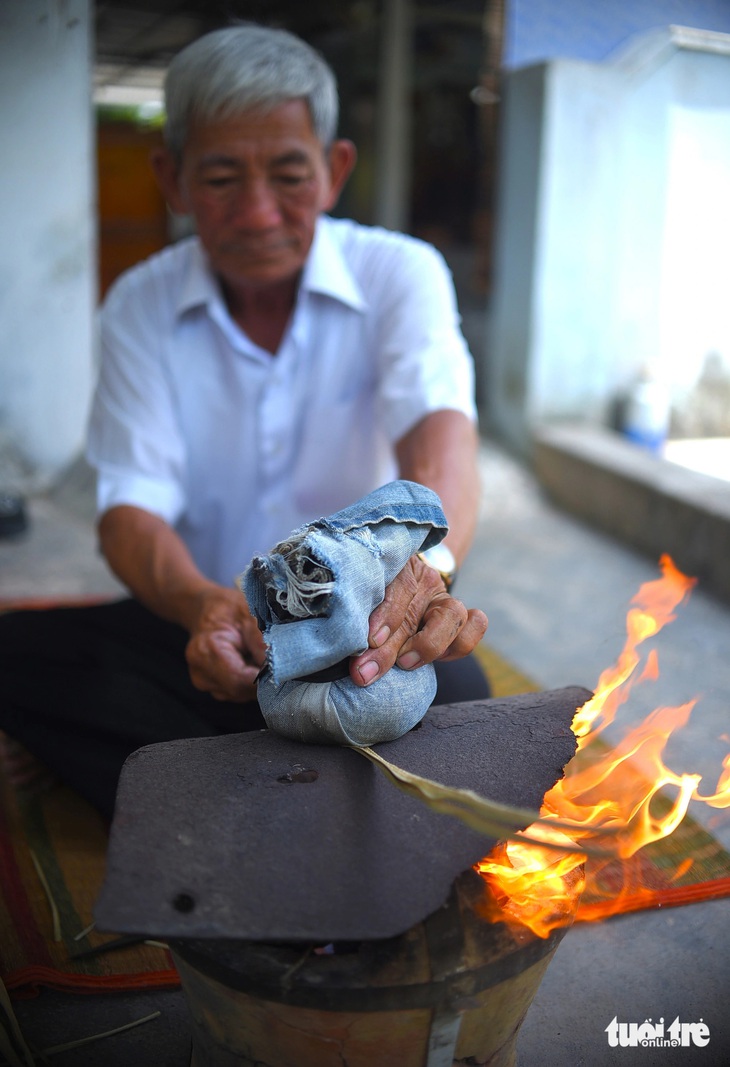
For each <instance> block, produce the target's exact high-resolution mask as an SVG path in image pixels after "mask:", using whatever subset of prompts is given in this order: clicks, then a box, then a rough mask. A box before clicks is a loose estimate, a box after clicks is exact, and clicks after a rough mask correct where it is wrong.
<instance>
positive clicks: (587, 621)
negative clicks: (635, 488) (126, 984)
mask: <svg viewBox="0 0 730 1067" xmlns="http://www.w3.org/2000/svg"><path fill="white" fill-rule="evenodd" d="M482 475H483V483H484V499H483V503H482V517H481V521H480V524H479V530H478V535H477V539H476V544H475V546H474V549H473V552H472V555H471V557H470V559H469V561H468V562H467V564H466V565H465V567H464V568H463V571H462V574H461V575H460V578H459V585H458V587H457V592H458V593H459V594H460V595H461V596H462V597H463V598H464V599H465V600H466V601H468V602H469V603H470V604H473V605H475V606H479V607H483V608H484V609H485V610H486V611H487V613H488V615H489V618H490V627H489V632H488V641H489V643H490V644H491V645H492V647H493V648H495V649H496V650H497V651H498V652H500V653H501V654H502V655H504V656H505V657H507V658H508V659H510V660H511V661H512V662H513V663H514V664H515V666H517V667H518V668H519V669H521V670H522V671H523V672H525V673H527V674H529V675H530V676H532V677H533V678H535V679H536V680H537V681H539V682H540V684H541V685H542V686H543V687H544V688H546V689H549V688H557V687H560V686H564V685H571V684H579V685H585V686H587V687H588V688H591V689H592V688H594V687H595V685H596V682H597V679H598V677H599V675H600V673H601V672H602V671H603V669H604V668H607V667H609V666H611V665H612V664H613V662H614V661H615V659H616V657H617V655H618V653H619V652H620V650H621V647H622V645H623V641H624V635H625V616H626V611H627V608H628V605H629V602H630V600H631V598H632V596H633V595H634V594H635V592H636V591H637V590H638V588H639V586H640V585H641V584H642V583H643V582H645V581H650V580H653V579H654V578H656V577H658V573H659V572H658V566H657V562H656V561H655V560H652V559H646V558H644V557H642V556H640V555H638V554H636V553H634V552H633V551H632V550H630V549H627V548H625V547H623V546H622V545H620V544H618V543H616V542H615V541H613V540H610V539H608V538H606V537H604V536H603V535H601V534H600V533H598V532H596V531H594V530H591V529H588V528H586V527H584V526H582V525H580V524H579V523H577V522H576V521H575V520H573V519H571V518H569V517H567V516H566V515H564V514H562V513H560V512H558V511H556V510H554V509H553V508H552V507H551V506H550V504H549V503H548V502H547V501H546V500H545V499H544V497H543V495H542V493H541V491H540V489H539V487H538V486H537V485H536V484H535V482H534V480H533V479H532V477H531V475H530V474H529V473H528V472H527V471H526V470H525V469H524V468H523V467H522V466H521V465H519V464H517V463H515V462H514V460H512V459H511V458H510V457H509V456H507V455H506V454H504V453H503V452H502V451H501V450H499V449H498V448H496V447H495V446H494V445H492V444H485V447H484V449H483V456H482ZM30 513H31V526H30V530H29V532H28V533H27V534H26V535H25V536H23V537H21V538H18V539H14V540H6V541H4V542H3V541H0V594H1V595H2V596H3V597H9V596H53V595H64V594H65V595H79V594H95V593H107V592H110V591H114V590H115V589H117V588H118V587H117V585H116V583H115V582H114V580H113V579H112V578H111V577H110V576H109V575H108V574H107V572H106V570H105V568H104V565H103V563H102V562H101V561H100V560H99V558H98V556H97V555H96V552H95V548H94V538H93V533H92V528H91V524H90V520H89V515H90V507H89V495H88V484H87V482H86V481H85V480H84V478H83V477H78V476H76V477H75V478H74V479H71V481H70V482H69V483H67V484H66V486H64V487H63V490H62V491H61V492H60V493H57V494H55V497H54V499H52V500H51V499H36V500H33V501H32V502H31V507H30ZM654 645H655V647H656V648H657V651H658V655H659V660H660V669H661V678H660V681H659V682H657V683H655V684H654V685H653V686H652V687H650V693H649V695H648V696H646V697H639V696H637V697H636V699H635V701H634V700H633V698H632V702H631V706H630V707H629V708H628V709H627V717H630V718H632V719H636V720H638V719H640V718H643V716H644V715H645V714H646V712H647V711H648V710H651V708H652V707H655V706H658V705H659V704H673V705H674V704H679V703H683V702H684V701H686V700H688V699H691V698H692V697H698V698H699V699H698V703H697V706H696V708H695V711H694V713H693V716H692V718H691V720H690V723H689V725H688V726H687V727H685V728H684V730H683V731H682V734H681V737H679V738H678V739H677V740H676V741H675V742H674V743H672V744H670V747H669V749H668V753H667V762H668V763H669V764H670V766H671V767H672V768H673V769H674V770H676V771H677V772H683V771H696V772H697V773H701V774H703V775H704V776H706V778H705V780H706V782H707V789H706V791H707V792H709V791H710V786H712V787H714V785H715V782H716V781H717V777H718V774H719V771H720V765H721V760H722V758H723V755H724V754H725V753H726V752H727V751H728V745H729V742H728V734H729V733H730V715H729V714H728V708H729V706H730V655H729V654H728V650H730V607H728V606H727V605H725V604H722V603H721V602H719V601H716V600H714V599H713V598H712V597H710V596H708V595H706V594H705V593H704V592H703V591H702V589H697V590H696V591H695V592H694V593H693V595H692V597H691V598H690V600H689V601H688V602H687V603H685V605H683V606H682V607H681V608H680V609H679V612H678V617H677V620H676V621H675V622H674V623H672V624H671V625H670V626H668V627H667V628H666V629H665V630H664V631H663V632H662V634H661V635H659V636H658V637H657V638H656V639H655V640H654ZM647 700H648V701H649V703H648V704H647ZM722 735H724V737H725V740H724V741H718V738H720V737H721V736H722ZM692 814H693V815H694V816H695V817H696V818H697V819H698V820H699V821H701V822H703V823H704V824H707V825H709V824H710V822H709V820H710V818H711V817H712V820H713V822H712V829H713V832H714V833H715V835H716V836H717V837H718V838H720V839H721V840H722V841H723V843H724V845H725V847H727V848H730V813H718V812H717V811H715V812H711V811H709V810H703V809H702V808H701V807H700V806H693V808H692ZM729 997H730V899H726V900H720V901H712V902H708V903H706V904H695V905H691V906H687V907H682V908H673V909H665V910H657V911H653V912H642V913H638V914H634V915H631V916H626V917H623V918H619V919H613V920H609V921H606V922H604V923H598V924H591V925H586V924H581V925H579V926H575V927H573V929H571V930H570V931H569V932H568V933H567V935H566V936H565V938H564V940H563V941H562V943H561V945H560V946H559V948H558V950H557V952H556V954H555V957H554V959H553V961H552V962H551V964H550V966H549V968H548V971H547V974H546V976H545V978H544V980H543V982H542V984H541V986H540V988H539V990H538V993H537V996H536V998H535V1001H534V1002H533V1005H532V1007H531V1008H530V1010H529V1012H528V1015H527V1018H526V1020H525V1022H524V1024H523V1026H522V1030H521V1033H520V1037H519V1042H518V1065H519V1067H580V1065H584V1064H585V1065H588V1064H590V1065H591V1067H603V1065H606V1067H609V1065H613V1064H617V1065H618V1064H621V1065H622V1067H623V1065H633V1064H636V1065H639V1064H640V1065H642V1067H658V1065H660V1064H661V1065H665V1064H668V1065H673V1064H675V1063H676V1064H681V1065H682V1067H695V1065H697V1067H724V1065H727V1064H730V1011H729V1010H728V1001H729ZM16 1010H17V1014H18V1016H19V1018H20V1020H21V1024H22V1025H23V1026H24V1027H25V1029H26V1032H27V1034H28V1036H29V1037H31V1038H32V1040H33V1042H34V1044H36V1046H38V1047H47V1046H49V1045H54V1044H59V1043H61V1042H63V1041H66V1040H71V1039H73V1038H75V1037H78V1036H80V1035H83V1034H87V1033H90V1032H94V1031H97V1032H98V1031H101V1030H104V1029H109V1028H111V1027H113V1026H117V1025H121V1024H123V1023H125V1022H127V1021H129V1020H131V1019H134V1018H139V1017H142V1016H144V1015H146V1014H148V1013H149V1012H151V1011H155V1010H160V1011H161V1013H162V1014H161V1015H160V1017H159V1018H156V1019H155V1020H153V1021H151V1022H150V1023H148V1024H146V1025H145V1026H142V1027H140V1028H139V1029H138V1030H133V1031H129V1032H128V1033H126V1034H124V1035H120V1036H117V1037H114V1038H109V1039H107V1040H105V1041H103V1042H102V1043H100V1044H98V1045H96V1046H90V1047H87V1048H86V1049H84V1050H75V1051H71V1052H66V1053H62V1054H59V1055H58V1056H56V1057H54V1059H53V1062H54V1063H59V1064H60V1065H62V1067H63V1065H69V1067H95V1065H98V1064H100V1063H104V1064H105V1065H106V1067H117V1065H118V1067H127V1065H128V1064H130V1063H135V1064H137V1065H139V1067H146V1065H150V1067H152V1065H155V1067H186V1065H187V1063H188V1061H189V1040H188V1034H187V1024H186V1012H185V1005H184V1001H183V999H182V996H181V994H179V993H177V992H166V993H163V994H154V995H153V994H135V995H128V996H103V997H76V996H64V995H61V994H53V993H47V992H46V993H43V994H42V995H41V996H40V997H39V998H38V999H37V1000H34V1001H25V1002H18V1003H17V1005H16ZM676 1017H679V1018H680V1020H681V1021H682V1022H688V1023H693V1022H699V1021H700V1020H703V1021H704V1022H705V1024H706V1025H707V1027H708V1028H709V1034H710V1041H709V1044H707V1045H706V1046H705V1047H698V1046H694V1045H692V1046H688V1047H679V1048H611V1047H609V1044H608V1037H607V1034H606V1032H605V1030H606V1027H607V1026H608V1025H609V1024H610V1023H611V1021H612V1020H613V1019H614V1018H617V1020H618V1021H619V1022H625V1023H631V1022H634V1023H642V1022H644V1021H645V1020H646V1019H653V1020H654V1021H657V1020H659V1019H660V1018H663V1019H664V1020H665V1024H666V1026H667V1027H668V1026H669V1024H670V1023H671V1022H673V1020H674V1019H675V1018H676Z"/></svg>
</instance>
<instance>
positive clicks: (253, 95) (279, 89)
mask: <svg viewBox="0 0 730 1067" xmlns="http://www.w3.org/2000/svg"><path fill="white" fill-rule="evenodd" d="M299 98H301V99H304V101H305V102H306V104H307V105H308V107H309V111H310V114H311V117H312V126H313V129H314V132H315V134H316V135H317V137H318V138H319V140H320V141H321V142H322V144H323V145H324V146H325V147H328V146H329V145H330V144H331V142H332V140H333V138H334V136H335V133H336V131H337V113H338V100H337V83H336V82H335V77H334V74H333V73H332V71H331V69H330V68H329V66H328V65H327V63H325V61H324V59H322V57H321V56H320V55H319V53H318V52H316V51H315V50H314V49H313V48H311V47H310V46H309V45H308V44H306V43H305V42H304V41H302V40H301V38H299V37H295V36H294V34H292V33H288V32H287V31H286V30H275V29H270V28H269V27H266V26H258V25H255V24H253V23H244V24H241V25H237V26H230V27H228V28H226V29H222V30H213V32H212V33H207V34H205V35H204V36H203V37H199V38H198V39H197V40H196V41H193V43H192V44H189V45H188V46H187V47H186V48H184V49H183V50H182V52H179V53H178V55H177V56H175V58H174V59H173V61H172V63H171V64H170V67H169V69H168V72H167V77H166V79H165V108H166V112H167V121H166V125H165V140H166V142H167V146H168V148H169V149H170V151H171V152H172V153H173V154H174V155H175V156H176V157H177V158H178V159H180V158H181V157H182V152H183V149H184V147H185V142H186V140H187V137H188V133H189V126H190V123H191V122H192V121H196V120H202V121H208V120H210V119H213V118H220V117H230V116H231V115H235V114H237V113H239V112H242V111H247V110H250V109H253V108H262V109H264V110H269V109H271V108H275V107H277V106H278V105H279V104H284V103H286V102H287V101H288V100H295V99H299Z"/></svg>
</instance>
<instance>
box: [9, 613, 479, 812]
mask: <svg viewBox="0 0 730 1067" xmlns="http://www.w3.org/2000/svg"><path fill="white" fill-rule="evenodd" d="M187 640H188V635H187V633H186V631H185V630H184V629H182V628H181V627H179V626H176V625H175V624H174V623H169V622H166V621H165V620H163V619H160V618H159V617H158V616H156V615H154V614H152V612H150V611H148V610H147V609H146V608H144V607H142V605H141V604H139V603H138V602H137V601H135V600H122V601H118V602H115V603H112V604H99V605H94V606H90V607H73V608H55V609H52V610H49V611H20V612H13V613H9V614H7V615H0V729H2V730H4V731H5V732H6V733H7V734H8V735H9V736H10V737H13V738H15V739H16V740H17V741H20V742H21V744H23V745H24V746H25V747H26V748H27V749H28V750H29V751H30V752H32V753H33V754H34V755H35V756H36V757H37V758H38V759H39V760H40V761H41V762H42V763H44V764H45V765H46V766H47V767H49V768H50V769H51V770H52V771H54V773H55V774H56V775H57V776H58V778H59V779H60V780H61V781H63V782H65V783H66V784H67V785H70V786H71V787H72V788H74V789H76V790H77V791H78V792H79V793H80V794H81V795H82V796H84V797H86V799H87V800H89V801H90V802H91V803H92V804H93V805H94V806H95V807H96V808H97V809H98V810H99V811H100V812H101V813H102V814H103V815H104V816H106V817H107V818H111V815H112V812H113V809H114V798H115V795H116V788H117V782H118V779H119V774H120V772H121V769H122V764H123V763H124V761H125V759H126V758H127V756H129V755H130V754H131V753H132V752H134V751H135V750H136V749H138V748H141V747H142V746H143V745H149V744H154V743H156V742H160V741H172V740H174V739H177V738H182V737H210V736H214V735H217V734H227V733H241V732H243V731H246V730H259V729H263V728H264V727H265V723H264V720H263V717H262V715H261V712H260V711H259V707H258V704H257V703H256V702H255V701H253V702H250V703H247V704H234V703H228V702H224V701H219V700H215V699H214V698H213V697H211V696H210V695H209V694H207V693H201V692H200V691H199V690H198V689H196V688H195V687H194V686H193V684H192V682H191V681H190V677H189V675H188V669H187V664H186V661H185V645H186V644H187ZM435 667H436V673H437V681H438V689H437V693H436V697H435V699H434V704H450V703H458V702H461V701H465V700H481V699H485V698H487V697H488V696H489V686H488V683H487V681H486V679H485V677H484V674H483V673H482V670H481V668H480V666H479V664H478V663H477V661H476V660H475V659H474V658H473V657H467V658H466V659H462V660H455V661H453V662H450V663H437V664H435Z"/></svg>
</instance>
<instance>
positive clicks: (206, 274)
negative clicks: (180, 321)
mask: <svg viewBox="0 0 730 1067" xmlns="http://www.w3.org/2000/svg"><path fill="white" fill-rule="evenodd" d="M192 241H193V245H192V254H191V256H190V259H189V260H188V263H187V270H186V272H185V277H184V279H183V283H182V285H181V286H180V289H179V292H178V295H177V309H176V310H177V314H178V315H183V314H184V313H185V312H186V311H190V310H191V309H192V308H195V307H201V306H204V305H208V306H210V305H212V304H221V303H222V302H223V297H222V294H221V291H220V287H219V285H218V282H217V280H216V277H215V275H214V274H213V272H212V271H211V269H210V266H209V265H208V257H207V256H206V254H205V251H204V249H203V246H202V245H201V243H200V240H199V239H198V238H197V237H194V238H192Z"/></svg>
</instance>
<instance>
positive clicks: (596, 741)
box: [475, 556, 730, 937]
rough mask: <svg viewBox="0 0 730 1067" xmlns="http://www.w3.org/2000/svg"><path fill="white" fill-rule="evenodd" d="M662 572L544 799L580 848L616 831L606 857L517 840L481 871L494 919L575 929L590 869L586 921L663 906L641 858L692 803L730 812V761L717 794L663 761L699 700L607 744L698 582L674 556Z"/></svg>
mask: <svg viewBox="0 0 730 1067" xmlns="http://www.w3.org/2000/svg"><path fill="white" fill-rule="evenodd" d="M660 567H661V570H662V577H661V578H660V579H658V580H656V581H653V582H646V583H645V584H644V585H642V586H641V588H640V590H639V592H638V593H637V594H636V596H635V597H634V598H633V600H632V605H634V606H633V607H632V608H631V609H630V610H629V612H628V615H627V619H626V629H627V638H626V643H625V645H624V648H623V651H622V652H621V654H620V656H619V658H618V660H617V662H616V664H615V666H614V667H612V668H611V669H609V670H606V671H604V672H603V674H602V675H601V677H600V679H599V681H598V685H597V687H596V692H595V694H594V695H593V697H592V698H591V699H590V700H589V701H587V702H586V704H584V705H583V706H582V707H581V708H579V709H578V711H577V712H576V714H575V717H574V719H573V723H572V729H573V732H574V733H575V735H576V737H577V738H578V748H577V751H576V754H575V756H574V757H573V759H572V760H571V762H570V763H569V764H568V766H567V767H566V769H565V776H564V778H562V779H561V781H559V782H558V783H557V785H556V786H555V787H554V788H553V789H551V790H550V792H549V793H547V794H546V796H545V799H544V803H543V807H542V810H541V815H542V817H543V819H547V820H549V819H551V818H552V819H559V820H561V821H565V820H570V821H571V822H573V823H575V824H576V826H577V827H578V828H577V829H576V831H575V832H573V833H572V841H571V844H572V846H573V848H575V846H576V845H577V846H578V848H580V845H581V843H587V842H588V841H589V840H590V838H591V836H592V833H593V830H594V829H596V828H597V827H600V828H602V829H603V830H604V831H605V830H608V831H609V833H610V837H609V838H608V842H609V843H608V845H606V843H605V839H603V838H602V839H601V842H600V844H601V850H602V851H603V850H604V849H605V851H606V858H605V859H604V858H600V859H594V857H593V856H591V857H590V858H588V860H587V861H586V857H585V856H584V855H581V854H580V853H578V852H576V851H573V852H571V853H566V854H561V853H556V852H555V851H554V850H553V849H547V848H545V849H541V848H540V847H539V846H536V845H527V844H525V843H524V842H522V841H520V840H519V839H516V840H512V841H509V842H507V843H505V844H500V845H498V846H497V848H495V849H494V850H493V851H492V853H490V855H489V856H487V857H486V858H485V859H483V860H481V861H480V862H479V863H478V864H476V865H475V869H476V870H477V871H478V872H479V873H480V874H481V875H482V876H483V877H484V878H485V879H486V880H487V882H488V883H489V885H490V887H491V890H492V894H493V896H494V898H495V902H496V907H495V910H493V912H492V914H490V915H489V918H491V919H492V920H494V921H507V922H512V923H515V924H516V925H518V926H522V927H524V926H527V927H529V928H530V929H531V930H532V931H533V932H534V933H535V934H537V935H538V936H540V937H547V936H548V935H549V933H550V931H551V930H553V929H555V928H556V927H558V926H563V925H565V924H566V923H567V922H570V921H571V919H572V917H573V913H574V911H575V905H574V901H575V894H576V879H577V878H578V877H580V875H581V872H582V865H583V863H584V862H585V864H586V865H585V878H586V881H585V893H584V897H583V899H582V900H581V904H580V907H579V910H578V915H577V918H578V919H582V920H594V919H601V918H605V917H606V916H608V915H613V914H616V913H618V912H621V911H628V910H632V909H634V908H636V907H640V906H645V904H646V903H648V902H649V901H653V900H654V899H655V898H656V896H657V892H658V889H657V887H656V886H653V885H651V884H647V883H650V882H651V878H650V877H649V875H650V865H649V864H648V862H647V861H646V857H645V854H642V852H641V850H642V849H644V848H645V847H646V846H647V845H649V844H650V843H651V842H655V841H659V840H661V839H663V838H665V837H667V836H668V835H669V834H671V833H673V832H674V831H675V830H676V829H677V827H678V826H679V825H680V824H681V822H682V820H683V819H684V816H685V814H686V812H687V808H688V806H689V803H690V801H691V800H693V799H694V800H700V801H702V802H704V803H705V804H708V805H710V806H712V807H716V808H730V755H728V756H727V757H726V758H725V760H724V762H723V770H722V772H721V774H720V776H719V779H718V783H717V789H716V791H715V792H714V793H712V794H711V795H709V796H701V795H700V794H699V792H698V787H699V783H700V781H701V777H700V775H697V774H675V773H674V772H673V771H671V770H670V769H669V768H668V767H666V766H665V764H664V761H663V754H664V750H665V748H666V745H667V742H668V740H669V738H670V736H671V735H672V733H673V732H674V731H675V730H676V729H678V728H679V727H681V726H684V725H685V723H686V722H687V721H688V719H689V716H690V713H691V711H692V708H693V707H694V704H695V701H691V702H690V703H687V704H683V705H681V706H679V707H663V708H657V709H656V710H655V711H653V712H652V713H651V714H650V715H648V716H647V717H646V718H645V719H644V721H643V722H641V723H640V724H639V725H638V726H636V727H634V728H633V729H629V730H627V732H626V734H625V736H624V737H623V739H622V740H621V741H620V742H619V743H618V744H617V745H614V746H611V747H609V745H608V744H607V743H606V742H605V741H604V740H603V738H602V737H601V735H602V734H603V732H604V731H605V730H606V728H607V727H608V726H610V725H611V724H613V723H615V722H617V719H618V716H619V713H620V710H621V708H622V706H623V705H624V704H626V702H627V700H628V697H629V694H630V692H631V688H632V686H633V685H634V684H635V683H638V682H642V681H646V680H650V679H654V678H656V677H657V676H658V670H659V669H658V658H657V655H656V652H655V651H654V650H651V651H650V652H649V653H648V655H647V656H646V658H645V662H644V665H643V668H642V669H641V670H639V668H640V667H641V663H642V657H641V654H640V652H639V651H638V649H639V646H640V645H641V644H642V643H643V642H644V641H646V640H647V638H649V637H653V636H654V635H655V634H656V633H658V632H659V630H661V628H662V627H663V626H664V625H665V624H666V623H668V622H671V621H672V620H673V619H674V618H675V617H676V616H675V615H674V610H675V608H676V607H677V606H678V605H679V604H680V603H681V602H682V601H683V600H684V599H685V598H686V597H687V596H688V595H689V593H690V591H691V589H692V587H693V586H694V585H695V579H693V578H688V577H686V575H684V574H682V573H681V572H680V571H679V570H677V568H676V567H675V565H674V563H673V562H672V560H671V559H670V558H669V557H668V556H662V558H661V560H660ZM725 740H728V739H727V738H726V739H725ZM666 787H671V790H672V794H673V799H670V798H669V797H668V796H667V795H666V794H665V793H663V792H662V791H663V790H665V789H666ZM526 833H529V834H530V835H531V836H533V837H534V836H539V837H541V838H543V839H546V838H547V839H549V840H550V841H551V842H552V843H553V844H559V843H561V842H563V841H565V840H566V838H565V836H564V831H558V830H557V829H552V828H551V827H549V826H545V825H544V823H543V824H535V825H533V826H531V827H529V828H528V830H527V831H526ZM556 857H557V858H556ZM692 862H693V861H692V860H691V859H689V860H688V861H687V860H685V861H684V863H683V864H682V865H681V869H680V868H679V867H678V868H677V869H676V870H675V871H674V872H673V874H670V875H669V876H666V875H665V876H664V881H665V883H667V884H668V883H670V882H671V881H672V880H677V879H679V878H681V877H682V876H683V875H684V874H686V872H687V871H688V870H689V868H690V867H691V865H692ZM654 878H655V879H656V875H654ZM571 901H572V902H573V903H571Z"/></svg>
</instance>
